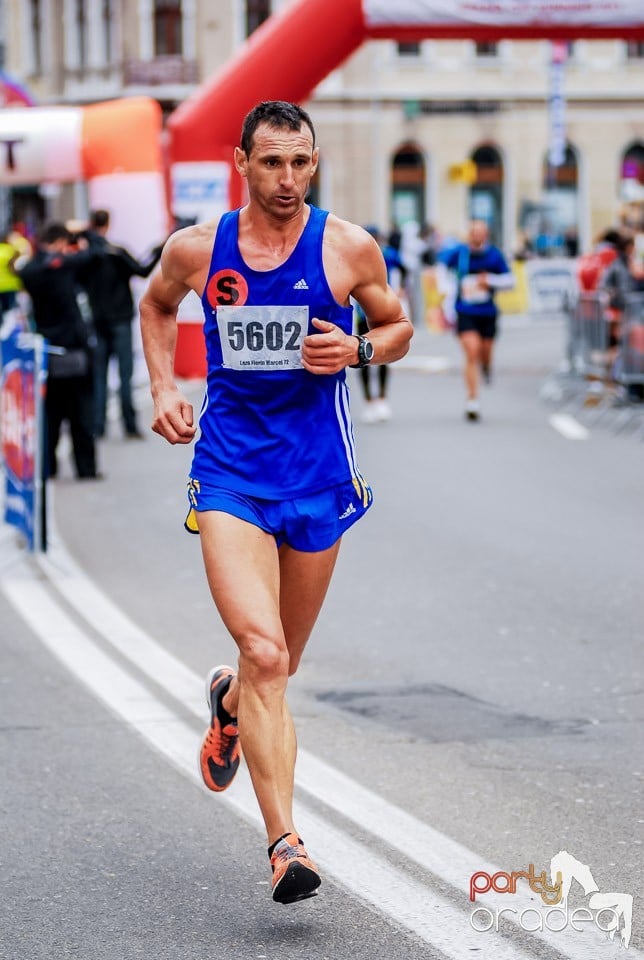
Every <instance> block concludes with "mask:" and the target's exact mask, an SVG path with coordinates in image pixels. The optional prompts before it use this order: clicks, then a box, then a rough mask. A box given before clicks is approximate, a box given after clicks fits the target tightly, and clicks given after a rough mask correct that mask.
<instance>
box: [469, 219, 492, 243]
mask: <svg viewBox="0 0 644 960" xmlns="http://www.w3.org/2000/svg"><path fill="white" fill-rule="evenodd" d="M487 238H488V230H487V226H486V225H485V224H484V223H482V222H481V221H480V220H475V221H474V222H473V223H471V224H470V229H469V233H468V243H469V245H470V247H472V249H473V250H480V249H481V247H484V246H485V244H486V243H487Z"/></svg>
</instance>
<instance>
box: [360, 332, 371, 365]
mask: <svg viewBox="0 0 644 960" xmlns="http://www.w3.org/2000/svg"><path fill="white" fill-rule="evenodd" d="M362 352H363V355H364V358H365V360H366V361H367V363H368V362H369V361H370V360H371V358H372V357H373V343H372V342H371V340H367V339H366V338H365V339H364V340H363V341H362Z"/></svg>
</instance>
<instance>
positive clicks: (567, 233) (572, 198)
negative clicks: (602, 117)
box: [533, 145, 579, 256]
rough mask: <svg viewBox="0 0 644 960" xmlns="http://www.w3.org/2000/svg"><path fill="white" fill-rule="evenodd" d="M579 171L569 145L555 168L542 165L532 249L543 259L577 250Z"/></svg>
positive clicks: (545, 164)
mask: <svg viewBox="0 0 644 960" xmlns="http://www.w3.org/2000/svg"><path fill="white" fill-rule="evenodd" d="M578 182H579V171H578V166H577V155H576V153H575V151H574V150H573V148H572V147H571V146H570V145H568V146H567V147H566V151H565V154H564V161H563V163H562V164H559V165H558V166H556V167H553V166H552V165H551V164H550V163H549V162H548V157H547V156H546V158H545V159H544V163H543V190H542V194H541V197H542V203H541V205H540V209H539V216H538V220H537V230H536V236H535V237H534V241H533V242H534V248H535V250H536V252H537V253H539V254H541V255H543V256H556V255H558V254H561V253H564V252H566V251H570V250H571V249H572V248H573V247H574V246H578V235H577V224H578V222H579V198H578Z"/></svg>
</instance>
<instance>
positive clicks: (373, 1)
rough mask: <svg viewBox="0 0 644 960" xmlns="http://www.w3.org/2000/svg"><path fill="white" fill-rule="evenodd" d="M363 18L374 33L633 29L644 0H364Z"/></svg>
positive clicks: (642, 12) (642, 19)
mask: <svg viewBox="0 0 644 960" xmlns="http://www.w3.org/2000/svg"><path fill="white" fill-rule="evenodd" d="M363 13H364V19H365V23H366V24H367V27H368V28H369V27H374V26H380V25H383V24H398V25H400V26H402V25H406V26H420V25H422V26H427V25H431V24H435V25H436V26H457V25H459V24H460V25H464V24H478V25H480V26H489V27H496V26H502V25H505V26H514V27H530V26H535V25H537V24H538V25H540V26H541V25H548V24H549V25H552V26H570V25H574V26H586V27H620V26H623V27H628V26H635V25H638V24H642V22H644V5H643V4H642V0H594V2H592V3H590V2H585V3H580V2H579V0H493V2H487V0H396V3H392V2H391V0H363Z"/></svg>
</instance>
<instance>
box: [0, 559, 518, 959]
mask: <svg viewBox="0 0 644 960" xmlns="http://www.w3.org/2000/svg"><path fill="white" fill-rule="evenodd" d="M0 587H1V589H2V590H3V592H4V594H5V596H6V597H7V599H8V600H9V602H10V603H11V604H12V606H13V607H14V608H15V610H16V611H17V612H18V613H19V614H20V616H21V617H22V618H23V619H24V620H25V621H26V622H27V623H28V625H29V626H30V627H31V628H32V630H33V631H34V633H35V634H36V635H37V636H38V637H39V638H40V640H41V641H42V642H43V644H44V645H45V646H46V647H47V648H48V649H49V650H50V652H51V653H52V654H53V655H54V656H55V657H57V658H58V659H59V660H60V661H61V662H62V663H63V664H64V666H65V667H66V668H67V669H68V670H69V671H70V672H71V673H72V674H73V675H74V676H76V677H77V678H78V679H79V680H80V681H81V682H82V683H83V684H85V685H86V686H87V687H89V689H90V690H91V691H92V693H93V694H94V695H95V696H96V697H97V698H99V699H100V700H102V701H103V703H105V704H106V706H107V707H108V708H109V709H110V710H111V711H112V712H113V713H115V714H116V715H117V716H118V717H120V718H121V719H122V720H124V721H125V722H126V723H127V724H128V725H130V726H131V727H132V728H133V729H135V730H136V731H137V732H138V733H139V734H140V735H141V736H142V737H144V739H145V740H146V741H147V742H148V743H150V744H151V745H152V746H153V747H154V748H155V749H156V750H157V751H158V752H159V753H161V754H163V755H164V756H165V757H166V758H167V759H168V760H170V762H171V763H172V764H173V765H174V766H175V767H176V768H178V769H179V770H180V771H181V772H182V773H183V774H184V775H186V776H187V777H188V778H189V779H190V780H192V781H194V782H196V783H199V782H200V777H199V775H198V773H197V770H196V764H195V763H194V759H193V758H194V753H195V747H196V745H197V737H196V736H195V734H194V732H193V730H192V729H191V728H190V727H189V726H188V725H187V724H186V723H185V722H184V721H182V720H181V719H179V718H178V717H176V716H175V715H174V714H173V713H172V711H171V710H169V709H168V708H167V707H166V706H165V705H164V704H162V703H161V702H160V701H159V700H158V699H157V698H156V697H155V696H154V695H153V694H152V693H151V692H150V691H148V690H147V689H146V688H145V687H144V686H143V685H142V684H141V683H139V682H138V681H136V680H134V679H133V678H132V677H131V676H130V675H129V674H128V673H127V672H126V671H125V670H124V669H123V668H122V667H120V666H119V665H118V664H116V663H115V662H114V661H113V660H112V659H111V658H110V657H109V656H107V655H106V654H105V653H104V652H103V651H102V650H101V649H100V648H99V647H98V646H97V645H96V644H95V643H94V642H93V641H92V640H91V639H90V638H89V637H88V636H87V635H86V634H85V633H84V632H83V631H82V630H81V629H80V627H78V626H77V624H76V623H75V622H74V621H73V620H72V619H71V617H70V616H68V615H67V614H66V613H65V612H64V611H63V610H62V609H61V607H60V606H59V605H58V603H57V602H56V601H55V600H54V599H52V597H51V595H50V593H49V591H48V590H47V588H46V587H45V586H44V585H43V584H41V583H38V582H36V581H35V580H33V579H29V578H18V577H6V578H4V579H3V580H2V581H0ZM218 799H219V801H220V802H225V803H227V804H228V805H229V806H231V807H232V808H233V809H234V810H235V811H237V812H238V813H240V814H242V815H243V816H244V818H246V819H249V820H251V821H252V822H253V823H255V824H256V825H257V826H258V827H260V828H261V826H262V825H261V818H260V816H259V811H258V809H257V803H256V800H255V797H254V793H253V790H252V786H251V783H250V778H249V776H248V774H247V771H246V770H241V771H240V773H239V774H238V776H237V778H236V780H235V787H234V790H233V791H232V792H230V793H226V794H225V795H224V796H221V795H219V798H218ZM295 813H296V817H297V819H298V821H299V822H301V824H302V826H303V827H304V831H303V832H304V833H305V835H306V837H307V843H309V844H310V847H311V849H314V850H315V857H316V859H317V861H318V862H319V864H320V867H321V868H322V869H323V871H324V872H325V873H327V874H328V875H329V876H332V877H334V878H335V880H336V881H337V882H339V883H341V884H342V885H343V886H344V887H346V888H347V889H348V890H349V891H350V892H351V893H352V894H353V895H354V896H356V897H357V898H358V899H360V900H362V901H366V902H367V903H369V904H371V905H372V906H373V907H375V908H376V909H377V910H378V912H379V913H380V914H384V915H385V916H386V917H388V918H389V919H390V920H392V921H393V922H394V923H396V924H397V925H398V926H402V927H405V928H406V929H407V930H409V931H410V932H412V933H413V934H415V935H416V936H417V937H419V938H421V939H422V940H423V941H424V942H425V943H427V944H429V945H431V946H433V947H435V948H436V949H438V950H439V951H440V952H441V953H442V954H443V955H444V956H445V957H449V958H452V960H462V957H463V956H464V954H466V953H467V952H476V954H477V956H479V957H481V958H483V960H528V958H529V957H531V956H532V954H530V953H525V952H524V951H522V950H521V949H520V948H518V947H517V946H515V945H514V944H512V943H510V942H509V941H508V940H506V939H505V938H503V937H495V938H494V939H493V940H490V941H487V940H486V939H485V935H484V934H481V933H479V932H477V931H475V930H474V929H472V927H471V925H470V924H469V921H468V918H467V915H466V913H465V911H464V910H461V909H458V908H457V907H455V906H454V905H453V904H452V903H451V902H450V901H449V900H448V899H447V898H445V897H442V896H440V895H438V894H435V893H433V892H432V891H431V890H430V889H428V888H427V887H426V886H425V885H424V884H422V883H420V882H419V881H418V880H416V879H414V878H413V877H410V876H408V875H407V873H406V872H405V871H404V868H403V869H398V868H397V867H395V866H394V865H393V864H392V863H390V862H388V861H387V860H385V859H384V858H383V857H380V856H378V855H377V854H374V853H372V852H370V851H369V850H368V849H367V848H366V847H365V846H363V845H362V844H361V843H359V842H357V841H355V840H353V839H352V838H351V837H349V836H348V834H346V833H344V832H343V831H341V830H339V829H337V828H336V827H334V826H332V825H331V824H330V823H329V822H328V821H326V820H324V819H322V818H320V817H318V816H316V815H315V814H312V813H311V812H310V811H308V810H307V809H306V808H305V807H304V806H303V805H302V804H300V803H297V804H296V810H295Z"/></svg>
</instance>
